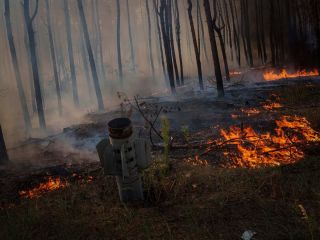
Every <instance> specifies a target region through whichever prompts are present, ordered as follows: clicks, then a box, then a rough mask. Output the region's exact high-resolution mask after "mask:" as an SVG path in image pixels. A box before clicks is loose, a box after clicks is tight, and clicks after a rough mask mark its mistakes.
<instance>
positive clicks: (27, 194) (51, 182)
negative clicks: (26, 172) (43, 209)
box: [19, 176, 67, 198]
mask: <svg viewBox="0 0 320 240" xmlns="http://www.w3.org/2000/svg"><path fill="white" fill-rule="evenodd" d="M66 186H67V183H66V182H65V181H63V180H62V179H61V178H60V177H51V176H50V177H49V178H48V179H47V181H46V182H43V183H40V185H39V186H37V187H35V188H32V189H29V190H23V191H19V195H20V197H23V198H36V197H39V196H41V195H42V194H44V193H46V192H51V191H55V190H58V189H60V188H64V187H66Z"/></svg>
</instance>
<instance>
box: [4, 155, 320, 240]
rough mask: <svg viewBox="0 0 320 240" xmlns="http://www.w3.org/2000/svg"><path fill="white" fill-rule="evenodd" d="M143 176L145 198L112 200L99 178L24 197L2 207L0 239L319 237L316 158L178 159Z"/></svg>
mask: <svg viewBox="0 0 320 240" xmlns="http://www.w3.org/2000/svg"><path fill="white" fill-rule="evenodd" d="M157 164H159V163H157ZM148 174H151V175H152V176H150V175H149V176H145V177H146V178H148V179H149V180H148V185H147V186H148V187H147V188H146V191H147V190H148V191H149V195H148V194H147V196H148V198H147V201H146V202H144V203H136V204H133V205H128V206H125V205H122V204H121V203H119V201H118V196H117V189H116V186H115V184H114V181H113V179H112V178H105V177H97V178H96V180H95V181H94V182H92V183H86V184H73V185H71V186H70V187H68V188H66V189H63V190H60V191H58V192H53V193H50V194H47V195H45V196H43V197H41V198H39V199H34V200H23V201H22V202H21V203H20V204H18V205H16V206H14V207H12V208H10V209H4V210H1V212H0V213H1V214H0V239H68V240H70V239H239V238H240V236H241V234H242V233H243V232H244V231H245V230H248V229H251V230H254V231H255V232H257V239H319V237H320V235H319V217H320V211H319V210H320V205H319V203H320V186H319V182H320V176H319V174H320V163H319V158H318V157H311V158H308V159H305V160H303V161H301V162H299V163H297V164H296V165H292V166H285V167H281V168H271V169H260V170H248V169H217V168H213V167H210V166H208V167H194V166H188V165H187V164H186V163H179V164H174V165H173V168H172V169H171V171H170V172H167V168H166V167H164V166H163V165H161V167H160V171H158V173H156V170H152V171H150V172H149V173H147V175H148ZM152 193H153V195H152ZM151 196H152V197H151Z"/></svg>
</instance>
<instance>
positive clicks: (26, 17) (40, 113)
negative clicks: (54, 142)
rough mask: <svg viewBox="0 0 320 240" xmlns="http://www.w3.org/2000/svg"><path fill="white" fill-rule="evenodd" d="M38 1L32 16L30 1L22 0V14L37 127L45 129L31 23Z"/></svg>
mask: <svg viewBox="0 0 320 240" xmlns="http://www.w3.org/2000/svg"><path fill="white" fill-rule="evenodd" d="M38 7H39V0H37V1H36V7H35V10H34V12H33V14H32V15H30V0H24V2H23V13H24V20H25V23H26V28H27V34H28V40H29V47H30V49H29V50H30V57H31V59H30V61H31V67H32V74H33V81H34V89H35V95H36V96H35V97H36V103H37V111H38V118H39V125H40V127H41V128H42V129H46V120H45V114H44V108H43V99H42V93H41V85H40V76H39V68H38V58H37V50H36V40H35V32H34V30H33V21H34V19H35V17H36V16H37V13H38Z"/></svg>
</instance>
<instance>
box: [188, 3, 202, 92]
mask: <svg viewBox="0 0 320 240" xmlns="http://www.w3.org/2000/svg"><path fill="white" fill-rule="evenodd" d="M188 15H189V23H190V28H191V35H192V40H193V48H194V53H195V56H196V62H197V68H198V78H199V85H200V89H201V90H203V89H204V87H203V79H202V66H201V58H200V49H199V46H198V41H197V37H196V31H195V28H194V22H193V17H192V1H191V0H188Z"/></svg>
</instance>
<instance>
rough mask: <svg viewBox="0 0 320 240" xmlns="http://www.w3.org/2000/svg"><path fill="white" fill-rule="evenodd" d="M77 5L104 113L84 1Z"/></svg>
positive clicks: (101, 108)
mask: <svg viewBox="0 0 320 240" xmlns="http://www.w3.org/2000/svg"><path fill="white" fill-rule="evenodd" d="M77 3H78V9H79V15H80V21H81V26H82V30H83V36H84V39H85V42H86V48H87V51H88V55H89V62H90V67H91V73H92V79H93V84H94V87H95V91H96V96H97V102H98V109H99V110H100V111H102V110H104V103H103V97H102V93H101V89H100V84H99V78H98V73H97V68H96V63H95V61H94V57H93V52H92V46H91V43H90V37H89V31H88V26H87V21H86V18H85V15H84V10H83V5H82V0H77Z"/></svg>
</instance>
